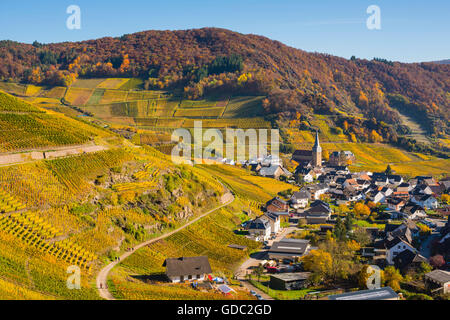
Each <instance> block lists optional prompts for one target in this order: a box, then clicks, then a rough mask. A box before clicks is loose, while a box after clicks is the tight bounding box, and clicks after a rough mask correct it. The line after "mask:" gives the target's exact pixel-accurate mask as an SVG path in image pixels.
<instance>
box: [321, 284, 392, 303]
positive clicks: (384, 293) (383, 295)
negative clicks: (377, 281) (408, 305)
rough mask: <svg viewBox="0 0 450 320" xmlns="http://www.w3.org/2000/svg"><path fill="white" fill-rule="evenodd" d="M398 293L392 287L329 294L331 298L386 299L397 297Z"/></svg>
mask: <svg viewBox="0 0 450 320" xmlns="http://www.w3.org/2000/svg"><path fill="white" fill-rule="evenodd" d="M397 298H398V294H397V293H395V291H394V290H392V288H391V287H383V288H380V289H373V290H361V291H355V292H347V293H342V294H335V295H332V296H328V299H330V300H385V299H397Z"/></svg>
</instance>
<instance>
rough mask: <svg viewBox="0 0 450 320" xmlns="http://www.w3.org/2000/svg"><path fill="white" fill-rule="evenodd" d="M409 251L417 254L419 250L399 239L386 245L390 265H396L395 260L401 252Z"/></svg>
mask: <svg viewBox="0 0 450 320" xmlns="http://www.w3.org/2000/svg"><path fill="white" fill-rule="evenodd" d="M405 250H409V251H411V252H412V253H414V254H415V253H417V250H416V249H415V248H414V247H413V246H412V245H411V244H409V243H408V242H406V241H405V240H402V239H401V238H399V237H396V238H394V239H393V240H390V241H388V242H387V243H386V260H387V262H388V263H389V264H390V265H393V264H394V258H395V257H396V256H397V255H398V254H400V253H401V252H403V251H405Z"/></svg>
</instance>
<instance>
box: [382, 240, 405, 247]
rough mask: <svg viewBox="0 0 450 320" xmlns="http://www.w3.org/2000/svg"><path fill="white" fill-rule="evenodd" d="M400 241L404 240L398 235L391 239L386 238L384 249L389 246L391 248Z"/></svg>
mask: <svg viewBox="0 0 450 320" xmlns="http://www.w3.org/2000/svg"><path fill="white" fill-rule="evenodd" d="M400 242H404V240H403V239H401V238H400V237H395V238H394V239H392V240H387V241H386V242H385V246H386V249H391V248H393V247H394V246H395V245H397V244H398V243H400Z"/></svg>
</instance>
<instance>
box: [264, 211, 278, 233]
mask: <svg viewBox="0 0 450 320" xmlns="http://www.w3.org/2000/svg"><path fill="white" fill-rule="evenodd" d="M264 217H266V218H267V219H268V220H269V223H270V231H271V234H278V232H280V229H281V219H280V216H278V215H276V214H273V213H269V212H267V213H265V214H264Z"/></svg>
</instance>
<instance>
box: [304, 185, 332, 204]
mask: <svg viewBox="0 0 450 320" xmlns="http://www.w3.org/2000/svg"><path fill="white" fill-rule="evenodd" d="M306 189H307V190H308V191H309V192H310V193H311V199H312V200H319V199H320V196H321V195H323V194H324V193H325V192H327V191H328V189H329V186H328V185H327V184H326V183H317V184H311V185H308V186H306Z"/></svg>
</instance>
